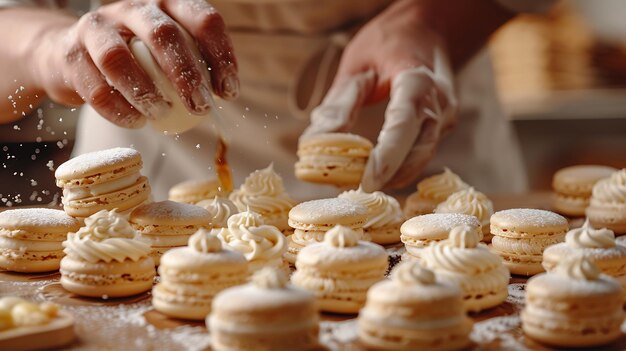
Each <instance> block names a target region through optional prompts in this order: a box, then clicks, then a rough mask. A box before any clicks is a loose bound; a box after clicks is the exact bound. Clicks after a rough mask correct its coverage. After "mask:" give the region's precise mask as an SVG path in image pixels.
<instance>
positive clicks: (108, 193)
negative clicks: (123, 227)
mask: <svg viewBox="0 0 626 351" xmlns="http://www.w3.org/2000/svg"><path fill="white" fill-rule="evenodd" d="M142 164H143V163H142V160H141V155H140V154H139V152H138V151H137V150H134V149H130V148H113V149H106V150H101V151H96V152H90V153H86V154H82V155H79V156H76V157H74V158H72V159H70V160H68V161H66V162H64V163H63V164H61V165H60V166H59V167H58V168H57V169H56V171H55V173H54V175H55V177H56V184H57V186H58V187H60V188H62V189H63V199H62V202H63V209H64V210H65V212H66V213H67V214H69V215H70V216H73V217H88V216H90V215H92V214H94V213H96V212H98V211H101V210H112V209H117V210H118V211H120V212H123V211H126V210H129V209H132V208H134V207H136V206H139V205H140V204H141V203H143V202H144V201H146V200H148V198H149V196H150V185H149V184H148V179H147V178H146V177H144V176H142V175H141V174H140V170H141V167H142Z"/></svg>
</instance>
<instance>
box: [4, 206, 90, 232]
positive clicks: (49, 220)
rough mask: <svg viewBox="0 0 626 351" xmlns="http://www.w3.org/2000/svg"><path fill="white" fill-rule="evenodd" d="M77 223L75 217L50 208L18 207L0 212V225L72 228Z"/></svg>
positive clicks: (9, 226) (10, 226)
mask: <svg viewBox="0 0 626 351" xmlns="http://www.w3.org/2000/svg"><path fill="white" fill-rule="evenodd" d="M78 225H79V222H78V220H76V219H75V218H73V217H70V216H69V215H67V214H66V213H65V212H63V211H61V210H55V209H51V208H20V209H14V210H7V211H3V212H0V226H3V227H8V228H20V227H23V226H28V227H42V228H59V227H60V228H61V229H72V228H75V227H77V226H78Z"/></svg>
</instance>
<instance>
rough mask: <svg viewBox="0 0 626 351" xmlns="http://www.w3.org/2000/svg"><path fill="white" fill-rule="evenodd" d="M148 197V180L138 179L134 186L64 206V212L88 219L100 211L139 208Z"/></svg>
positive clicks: (71, 202)
mask: <svg viewBox="0 0 626 351" xmlns="http://www.w3.org/2000/svg"><path fill="white" fill-rule="evenodd" d="M149 197H150V184H149V183H148V178H146V177H143V176H142V177H140V178H139V179H138V180H137V182H136V183H135V184H133V185H132V186H130V187H127V188H125V189H120V190H118V191H114V192H111V193H108V194H102V195H98V196H93V197H89V198H84V199H80V200H72V201H69V203H67V204H64V206H63V209H64V210H65V212H66V213H67V214H68V215H70V216H73V217H89V216H91V215H92V214H94V213H96V212H98V211H100V210H113V209H118V210H119V211H120V212H122V211H126V210H129V209H132V208H134V207H137V206H139V205H140V204H142V203H143V202H145V201H146V200H148V198H149Z"/></svg>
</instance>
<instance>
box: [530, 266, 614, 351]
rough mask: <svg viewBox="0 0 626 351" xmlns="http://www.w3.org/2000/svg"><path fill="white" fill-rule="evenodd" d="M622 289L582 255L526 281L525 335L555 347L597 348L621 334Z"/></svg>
mask: <svg viewBox="0 0 626 351" xmlns="http://www.w3.org/2000/svg"><path fill="white" fill-rule="evenodd" d="M623 295H624V290H623V289H622V286H621V285H620V284H619V283H618V282H617V281H616V280H615V279H613V278H612V277H609V276H607V275H604V274H601V273H600V270H599V269H598V268H597V267H596V266H595V264H593V263H592V262H591V261H589V260H588V259H587V258H585V257H584V256H582V255H574V256H570V257H568V258H566V259H564V260H563V261H561V263H560V264H559V266H558V267H557V269H556V270H555V271H553V272H548V273H544V274H540V275H537V276H535V277H533V278H531V279H530V280H529V281H528V283H527V284H526V305H525V307H524V310H523V311H522V312H521V319H522V329H523V330H524V333H525V334H526V335H527V336H528V337H530V338H532V339H534V340H536V341H539V342H542V343H545V344H549V345H551V346H557V347H588V348H594V347H598V346H601V345H604V344H607V343H610V342H612V341H615V340H617V339H618V338H620V337H621V336H622V331H621V325H622V322H623V321H624V310H623V309H622V305H623V302H624V299H623Z"/></svg>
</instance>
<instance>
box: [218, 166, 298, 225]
mask: <svg viewBox="0 0 626 351" xmlns="http://www.w3.org/2000/svg"><path fill="white" fill-rule="evenodd" d="M230 199H231V200H232V201H233V202H234V203H235V205H236V206H237V208H238V209H239V211H247V210H248V209H249V210H250V211H253V212H256V213H258V214H260V215H261V217H263V222H264V223H265V224H267V225H273V226H274V227H276V228H278V229H279V230H280V231H282V232H284V234H286V235H289V234H291V228H290V227H289V224H288V223H287V218H288V217H289V210H291V208H292V207H293V206H294V205H295V203H296V202H295V201H294V200H293V199H292V198H291V197H290V196H289V194H287V191H286V190H285V186H284V185H283V179H282V178H281V177H280V176H279V175H278V174H277V173H276V172H274V165H273V164H270V165H269V166H268V167H267V168H265V169H261V170H257V171H254V172H253V173H252V174H250V175H249V176H248V177H247V178H246V180H245V181H244V183H243V184H242V185H241V187H240V188H239V189H236V190H234V191H233V192H232V193H231V194H230Z"/></svg>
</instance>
